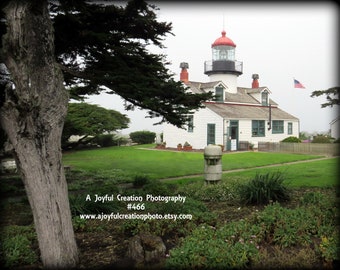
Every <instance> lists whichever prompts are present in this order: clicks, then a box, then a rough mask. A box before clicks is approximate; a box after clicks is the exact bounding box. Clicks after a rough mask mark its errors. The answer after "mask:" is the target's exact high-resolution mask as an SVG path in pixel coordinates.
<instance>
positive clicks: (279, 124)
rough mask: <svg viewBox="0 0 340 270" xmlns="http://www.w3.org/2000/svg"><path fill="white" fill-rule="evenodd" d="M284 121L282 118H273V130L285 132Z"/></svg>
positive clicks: (274, 131)
mask: <svg viewBox="0 0 340 270" xmlns="http://www.w3.org/2000/svg"><path fill="white" fill-rule="evenodd" d="M283 129H284V128H283V121H282V120H273V122H272V132H273V134H274V133H276V134H277V133H283Z"/></svg>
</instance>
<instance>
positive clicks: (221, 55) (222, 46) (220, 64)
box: [204, 30, 243, 93]
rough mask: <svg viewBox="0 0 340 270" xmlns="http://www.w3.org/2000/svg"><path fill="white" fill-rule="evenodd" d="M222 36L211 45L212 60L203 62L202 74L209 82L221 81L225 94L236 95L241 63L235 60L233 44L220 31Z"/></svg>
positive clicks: (241, 67)
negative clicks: (223, 84) (224, 85)
mask: <svg viewBox="0 0 340 270" xmlns="http://www.w3.org/2000/svg"><path fill="white" fill-rule="evenodd" d="M221 34H222V36H221V37H219V38H218V39H216V40H215V42H214V43H213V44H212V45H211V48H212V60H210V61H205V63H204V73H205V74H207V75H208V76H209V78H210V81H211V82H213V81H222V82H223V83H225V84H226V85H227V87H228V89H226V91H227V92H230V93H237V77H238V76H240V75H241V74H242V70H243V63H242V62H240V61H236V60H235V48H236V45H235V43H234V42H233V41H232V40H231V39H230V38H228V37H227V36H226V32H225V31H224V30H223V31H222V33H221Z"/></svg>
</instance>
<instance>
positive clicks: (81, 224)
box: [72, 216, 87, 232]
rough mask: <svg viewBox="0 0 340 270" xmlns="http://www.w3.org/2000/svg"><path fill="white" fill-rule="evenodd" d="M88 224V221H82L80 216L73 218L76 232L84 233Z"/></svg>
mask: <svg viewBox="0 0 340 270" xmlns="http://www.w3.org/2000/svg"><path fill="white" fill-rule="evenodd" d="M86 223H87V220H86V219H82V218H80V217H78V216H75V217H73V218H72V225H73V229H74V231H76V232H82V231H84V230H85V228H86Z"/></svg>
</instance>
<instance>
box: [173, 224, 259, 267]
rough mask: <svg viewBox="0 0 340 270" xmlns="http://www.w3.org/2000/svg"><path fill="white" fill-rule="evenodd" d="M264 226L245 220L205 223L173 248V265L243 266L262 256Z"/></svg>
mask: <svg viewBox="0 0 340 270" xmlns="http://www.w3.org/2000/svg"><path fill="white" fill-rule="evenodd" d="M260 229H261V228H260V227H258V226H253V225H251V224H250V223H248V222H245V221H238V222H231V223H228V224H227V225H225V226H223V227H222V228H219V229H216V228H215V227H212V226H207V225H201V226H200V227H198V228H197V229H195V230H194V231H193V232H192V234H191V235H189V236H188V237H186V238H185V239H184V240H183V242H182V244H181V245H180V246H178V247H176V248H174V249H172V250H171V251H170V257H169V258H168V259H167V261H166V266H167V268H169V269H240V268H246V267H247V266H249V264H250V263H251V261H256V260H258V258H259V251H258V247H259V246H258V245H259V242H260V240H261V239H260V238H259V237H257V235H258V233H259V231H260Z"/></svg>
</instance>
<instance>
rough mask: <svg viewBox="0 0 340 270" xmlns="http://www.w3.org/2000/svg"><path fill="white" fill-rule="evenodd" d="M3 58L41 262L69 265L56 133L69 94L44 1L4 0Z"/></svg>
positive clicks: (7, 121) (7, 123)
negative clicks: (9, 83)
mask: <svg viewBox="0 0 340 270" xmlns="http://www.w3.org/2000/svg"><path fill="white" fill-rule="evenodd" d="M4 12H5V16H6V21H7V33H6V35H5V36H4V37H3V59H4V63H5V65H6V67H7V69H8V70H9V72H10V75H11V79H12V82H13V86H12V87H10V88H7V90H6V97H5V102H4V103H3V104H2V107H1V111H0V112H1V116H0V120H1V125H2V127H3V129H4V130H5V131H6V133H7V135H8V138H9V141H10V144H11V145H12V147H13V153H14V156H15V158H16V162H17V166H18V167H19V171H20V174H21V177H22V180H23V182H24V185H25V189H26V192H27V196H28V200H29V203H30V205H31V208H32V212H33V217H34V225H35V229H36V232H37V236H38V242H39V248H40V253H41V259H42V262H43V265H44V267H45V268H50V269H61V268H67V269H69V268H74V267H75V266H76V265H77V263H78V250H77V245H76V241H75V235H74V231H73V226H72V219H71V212H70V206H69V200H68V189H67V182H66V179H65V175H64V171H63V166H62V152H61V134H62V129H63V123H64V119H65V116H66V113H67V104H68V94H67V92H66V90H65V88H64V86H63V76H62V73H61V70H60V68H59V67H58V65H57V63H56V60H55V56H54V35H53V26H52V23H51V20H50V17H49V12H48V7H47V1H46V0H33V1H15V0H12V1H9V3H8V4H7V6H6V7H5V8H4Z"/></svg>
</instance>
